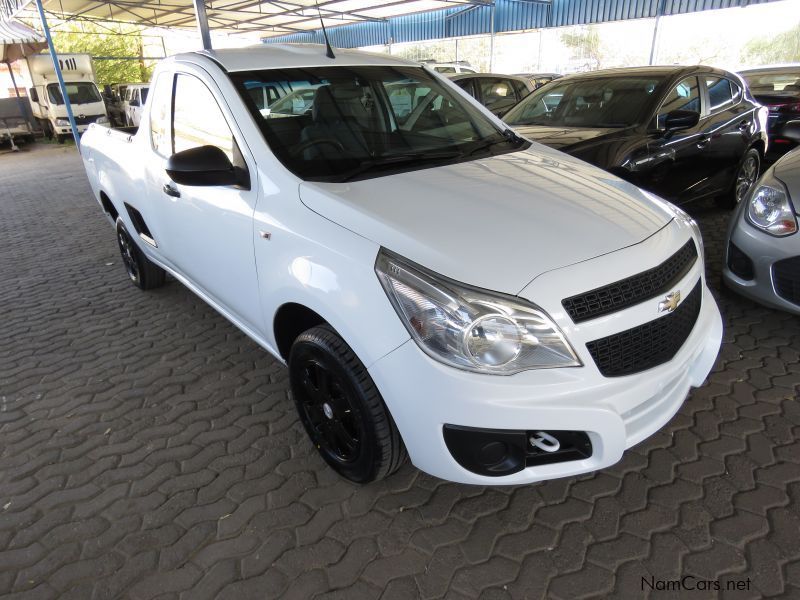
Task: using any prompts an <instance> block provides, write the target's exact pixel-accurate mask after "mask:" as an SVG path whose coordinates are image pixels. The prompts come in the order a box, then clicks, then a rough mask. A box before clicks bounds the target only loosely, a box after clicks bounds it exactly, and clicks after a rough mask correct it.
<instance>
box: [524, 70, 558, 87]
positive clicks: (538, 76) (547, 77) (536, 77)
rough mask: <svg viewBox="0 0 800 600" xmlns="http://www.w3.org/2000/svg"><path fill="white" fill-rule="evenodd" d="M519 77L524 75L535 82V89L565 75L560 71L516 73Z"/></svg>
mask: <svg viewBox="0 0 800 600" xmlns="http://www.w3.org/2000/svg"><path fill="white" fill-rule="evenodd" d="M516 76H517V77H524V78H525V79H527V80H528V81H530V82H531V83H532V84H533V88H534V89H539V88H540V87H542V86H543V85H544V84H545V83H550V82H551V81H553V80H554V79H559V78H561V77H563V75H562V74H560V73H516Z"/></svg>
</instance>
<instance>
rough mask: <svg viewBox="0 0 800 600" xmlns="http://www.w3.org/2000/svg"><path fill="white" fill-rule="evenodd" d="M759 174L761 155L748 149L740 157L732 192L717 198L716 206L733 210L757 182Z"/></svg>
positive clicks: (753, 149)
mask: <svg viewBox="0 0 800 600" xmlns="http://www.w3.org/2000/svg"><path fill="white" fill-rule="evenodd" d="M760 172H761V154H760V153H759V152H758V150H756V149H755V148H750V149H749V150H748V151H747V152H746V153H745V155H744V156H743V157H742V160H741V162H740V163H739V168H738V169H737V170H736V176H735V177H734V180H733V190H732V192H730V193H729V194H727V195H726V196H723V197H721V198H719V201H718V204H719V205H720V207H722V208H734V207H735V206H737V205H738V204H739V203H740V202H741V201H742V200H744V199H745V197H746V196H747V193H748V192H749V191H750V190H751V189H752V187H753V185H755V183H756V181H758V176H759V174H760Z"/></svg>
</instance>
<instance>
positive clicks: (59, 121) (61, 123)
mask: <svg viewBox="0 0 800 600" xmlns="http://www.w3.org/2000/svg"><path fill="white" fill-rule="evenodd" d="M56 127H69V119H56Z"/></svg>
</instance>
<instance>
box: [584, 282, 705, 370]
mask: <svg viewBox="0 0 800 600" xmlns="http://www.w3.org/2000/svg"><path fill="white" fill-rule="evenodd" d="M702 295H703V292H702V283H701V281H698V282H697V285H695V286H694V289H693V290H692V291H691V292H690V293H689V295H688V296H687V297H686V299H685V300H684V301H683V302H682V303H681V304H680V305H679V306H678V308H677V309H675V311H674V312H672V313H670V314H668V315H666V316H663V317H661V318H659V319H656V320H655V321H650V322H648V323H644V324H642V325H639V326H638V327H634V328H633V329H628V330H626V331H622V332H620V333H615V334H614V335H610V336H608V337H604V338H600V339H599V340H594V341H593V342H588V343H587V344H586V348H587V350H589V354H591V355H592V358H593V359H594V362H595V363H596V364H597V368H598V369H599V370H600V373H602V374H603V375H604V376H605V377H621V376H623V375H632V374H634V373H639V372H641V371H646V370H647V369H652V368H653V367H657V366H658V365H660V364H663V363H665V362H667V361H669V360H672V358H673V357H674V356H675V355H676V354H677V353H678V350H680V349H681V346H683V343H684V342H685V341H686V338H688V337H689V334H690V333H691V332H692V329H693V328H694V324H695V322H696V321H697V316H698V315H699V314H700V303H701V299H702Z"/></svg>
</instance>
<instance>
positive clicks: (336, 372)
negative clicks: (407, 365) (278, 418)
mask: <svg viewBox="0 0 800 600" xmlns="http://www.w3.org/2000/svg"><path fill="white" fill-rule="evenodd" d="M289 380H290V383H291V388H292V397H293V398H294V402H295V406H296V407H297V412H298V414H299V416H300V421H301V422H302V423H303V426H304V427H305V429H306V432H307V433H308V435H309V437H310V438H311V441H312V443H313V444H314V446H316V448H317V450H318V451H319V453H320V455H321V456H322V458H323V459H324V460H325V462H327V463H328V464H329V465H330V466H331V467H333V469H334V470H336V472H337V473H339V474H340V475H341V476H342V477H345V478H346V479H349V480H350V481H354V482H356V483H367V482H370V481H375V480H379V479H383V478H384V477H386V476H388V475H390V474H392V473H393V472H395V471H396V470H397V469H398V468H399V467H400V465H402V464H403V462H404V461H405V459H406V450H405V447H404V446H403V441H402V439H401V438H400V433H399V432H398V431H397V426H396V425H395V424H394V421H393V420H392V417H391V415H390V414H389V411H388V409H387V408H386V406H385V405H384V403H383V399H382V398H381V395H380V393H379V392H378V388H377V387H376V386H375V383H374V382H373V381H372V378H371V377H370V375H369V373H368V372H367V369H366V368H365V367H364V365H363V364H362V363H361V361H360V360H359V359H358V357H357V356H356V355H355V353H354V352H353V351H352V350H351V349H350V347H349V346H348V345H347V344H346V343H345V341H344V340H343V339H342V338H341V337H339V335H338V334H337V333H336V332H335V331H334V330H333V329H332V328H330V327H329V326H327V325H322V326H319V327H313V328H311V329H309V330H308V331H306V332H304V333H302V334H300V336H298V338H297V339H296V340H295V342H294V344H293V345H292V349H291V352H290V354H289Z"/></svg>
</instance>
